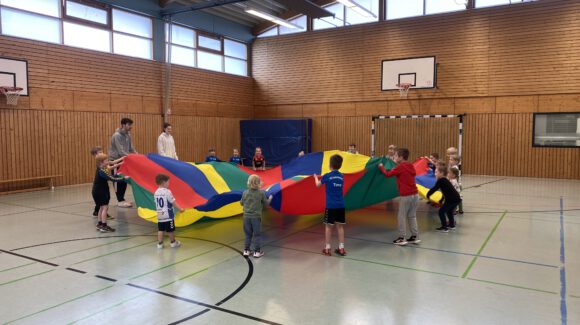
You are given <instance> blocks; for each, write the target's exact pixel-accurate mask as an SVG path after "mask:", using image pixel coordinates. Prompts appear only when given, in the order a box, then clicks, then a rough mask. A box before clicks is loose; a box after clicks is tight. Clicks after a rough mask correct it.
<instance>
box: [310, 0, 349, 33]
mask: <svg viewBox="0 0 580 325" xmlns="http://www.w3.org/2000/svg"><path fill="white" fill-rule="evenodd" d="M324 9H326V10H328V11H330V12H332V13H333V14H334V17H323V18H317V19H314V20H313V24H312V29H314V30H318V29H327V28H334V27H339V26H344V6H343V5H341V4H340V3H335V4H331V5H329V6H326V7H324Z"/></svg>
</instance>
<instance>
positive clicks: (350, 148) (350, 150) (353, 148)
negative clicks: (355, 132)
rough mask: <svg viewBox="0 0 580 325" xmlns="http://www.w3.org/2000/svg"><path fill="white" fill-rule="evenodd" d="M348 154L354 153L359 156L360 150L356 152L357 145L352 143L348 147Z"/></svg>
mask: <svg viewBox="0 0 580 325" xmlns="http://www.w3.org/2000/svg"><path fill="white" fill-rule="evenodd" d="M347 152H348V153H352V154H354V155H358V150H356V144H355V143H351V144H349V145H348V151H347Z"/></svg>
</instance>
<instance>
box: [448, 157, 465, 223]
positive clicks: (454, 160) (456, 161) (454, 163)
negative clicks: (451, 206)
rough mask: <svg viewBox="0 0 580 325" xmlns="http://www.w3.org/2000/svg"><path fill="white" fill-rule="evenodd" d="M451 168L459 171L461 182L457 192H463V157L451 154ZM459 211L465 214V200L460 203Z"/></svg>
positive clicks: (458, 177)
mask: <svg viewBox="0 0 580 325" xmlns="http://www.w3.org/2000/svg"><path fill="white" fill-rule="evenodd" d="M449 170H456V171H457V182H458V184H459V188H455V189H456V190H457V192H459V193H461V190H462V189H463V187H462V186H461V159H460V158H459V157H458V156H451V157H449ZM458 209H459V211H458V213H460V214H463V200H462V201H461V202H460V203H459V207H458Z"/></svg>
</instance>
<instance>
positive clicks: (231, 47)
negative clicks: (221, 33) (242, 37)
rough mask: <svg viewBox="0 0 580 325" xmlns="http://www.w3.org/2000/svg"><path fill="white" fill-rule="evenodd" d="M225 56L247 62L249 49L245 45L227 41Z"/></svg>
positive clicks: (225, 43) (225, 42)
mask: <svg viewBox="0 0 580 325" xmlns="http://www.w3.org/2000/svg"><path fill="white" fill-rule="evenodd" d="M224 54H225V55H226V56H231V57H234V58H238V59H243V60H246V59H247V58H248V49H247V47H246V44H244V43H240V42H236V41H232V40H229V39H225V40H224Z"/></svg>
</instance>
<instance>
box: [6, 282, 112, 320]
mask: <svg viewBox="0 0 580 325" xmlns="http://www.w3.org/2000/svg"><path fill="white" fill-rule="evenodd" d="M111 287H113V286H112V285H110V286H106V287H104V288H100V289H98V290H95V291H92V292H89V293H86V294H84V295H82V296H79V297H76V298H73V299H69V300H67V301H64V302H62V303H60V304H58V305H55V306H50V307H47V308H44V309H41V310H39V311H37V312H35V313H33V314H29V315H26V316H22V317H20V318H17V319H13V320H11V321H8V322H6V323H5V324H10V323H14V322H17V321H19V320H21V319H24V318H28V317H32V316H34V315H38V314H40V313H43V312H45V311H47V310H50V309H54V308H57V307H59V306H62V305H65V304H68V303H70V302H73V301H75V300H79V299H82V298H85V297H87V296H90V295H92V294H94V293H97V292H100V291H104V290H107V289H109V288H111Z"/></svg>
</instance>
